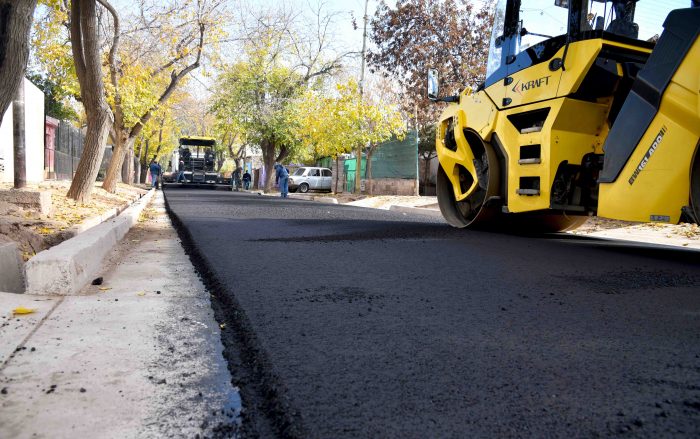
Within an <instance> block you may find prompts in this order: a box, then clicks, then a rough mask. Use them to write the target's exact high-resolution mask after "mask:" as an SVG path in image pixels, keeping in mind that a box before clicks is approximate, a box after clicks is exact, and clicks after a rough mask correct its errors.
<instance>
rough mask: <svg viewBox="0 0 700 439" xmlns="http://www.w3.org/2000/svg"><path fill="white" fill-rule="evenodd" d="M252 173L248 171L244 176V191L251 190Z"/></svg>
mask: <svg viewBox="0 0 700 439" xmlns="http://www.w3.org/2000/svg"><path fill="white" fill-rule="evenodd" d="M250 180H251V177H250V173H249V172H248V171H247V170H246V171H245V173H244V174H243V189H245V190H248V189H250Z"/></svg>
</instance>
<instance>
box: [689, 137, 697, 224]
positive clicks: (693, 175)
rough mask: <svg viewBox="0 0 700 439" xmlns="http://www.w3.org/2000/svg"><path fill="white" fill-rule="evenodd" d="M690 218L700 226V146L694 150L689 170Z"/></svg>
mask: <svg viewBox="0 0 700 439" xmlns="http://www.w3.org/2000/svg"><path fill="white" fill-rule="evenodd" d="M690 210H691V211H690V215H688V216H692V217H693V218H690V219H691V220H692V221H694V222H695V224H700V145H699V146H697V147H696V148H695V158H694V159H693V165H692V167H691V168H690Z"/></svg>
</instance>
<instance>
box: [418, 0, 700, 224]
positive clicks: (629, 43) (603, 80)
mask: <svg viewBox="0 0 700 439" xmlns="http://www.w3.org/2000/svg"><path fill="white" fill-rule="evenodd" d="M688 6H691V0H666V1H654V0H639V1H635V0H607V1H606V0H499V1H498V2H497V4H496V5H495V18H494V25H493V35H492V37H491V42H490V50H489V57H488V65H487V75H486V80H485V81H484V83H483V84H481V85H479V86H478V87H476V88H475V89H472V88H470V87H467V88H465V89H464V90H462V91H461V92H460V93H459V94H458V95H455V96H444V97H440V95H439V94H438V87H437V84H438V78H437V73H436V72H435V71H430V72H429V73H428V96H429V97H430V98H431V99H432V100H435V101H444V102H448V103H449V104H448V106H447V107H446V109H445V110H444V111H443V113H442V115H441V117H440V120H439V122H438V125H437V129H436V133H437V134H436V148H437V153H438V159H439V169H438V175H437V195H438V201H439V205H440V210H441V211H442V214H443V216H444V217H445V218H446V220H447V221H448V222H449V223H450V224H451V225H453V226H455V227H487V228H497V229H500V230H521V229H522V230H525V231H528V230H529V231H561V230H567V229H571V228H575V227H576V226H578V225H580V224H581V223H583V222H584V220H585V218H586V217H587V216H589V215H598V216H602V217H607V218H614V219H621V220H628V221H643V222H650V221H651V222H664V223H674V224H675V223H678V222H680V221H687V222H695V223H698V221H699V220H700V153H698V140H699V139H700V98H699V96H700V42H698V34H699V32H700V8H697V7H688Z"/></svg>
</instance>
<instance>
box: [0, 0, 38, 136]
mask: <svg viewBox="0 0 700 439" xmlns="http://www.w3.org/2000/svg"><path fill="white" fill-rule="evenodd" d="M36 2H37V0H0V123H2V117H3V115H4V114H5V111H6V110H7V107H9V106H10V103H11V102H12V100H13V99H14V97H15V92H16V91H17V88H18V87H19V85H20V83H21V81H22V78H24V72H25V71H26V69H27V58H28V57H29V31H30V30H31V27H32V18H33V16H34V8H36Z"/></svg>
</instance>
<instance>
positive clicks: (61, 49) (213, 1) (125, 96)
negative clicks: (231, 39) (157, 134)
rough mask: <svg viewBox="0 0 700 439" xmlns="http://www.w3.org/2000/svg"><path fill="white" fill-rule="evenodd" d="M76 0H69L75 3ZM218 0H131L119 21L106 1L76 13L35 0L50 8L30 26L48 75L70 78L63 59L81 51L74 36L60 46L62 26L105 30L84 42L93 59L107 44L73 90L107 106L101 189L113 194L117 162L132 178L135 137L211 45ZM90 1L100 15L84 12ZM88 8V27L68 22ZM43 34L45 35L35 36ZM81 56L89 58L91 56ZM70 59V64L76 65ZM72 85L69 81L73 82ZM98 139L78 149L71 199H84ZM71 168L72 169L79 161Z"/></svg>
mask: <svg viewBox="0 0 700 439" xmlns="http://www.w3.org/2000/svg"><path fill="white" fill-rule="evenodd" d="M82 1H83V0H79V1H78V0H76V1H75V2H73V3H75V6H81V5H82ZM224 3H225V1H224V0H184V1H175V0H171V1H166V2H160V1H155V0H143V1H140V2H138V11H136V13H135V14H133V15H130V16H127V17H126V18H125V19H123V17H120V15H119V13H118V12H117V11H116V10H115V9H114V7H112V5H111V4H110V3H109V2H108V1H107V0H89V1H88V2H87V3H85V5H84V6H82V8H78V9H77V11H79V13H76V14H75V15H74V14H70V15H68V4H69V2H68V1H67V0H42V4H43V7H45V8H48V10H49V11H51V12H52V14H50V16H49V18H48V19H47V20H43V22H42V24H43V25H45V26H44V27H38V28H37V29H38V30H37V31H36V35H38V36H39V39H35V41H37V43H38V44H39V47H37V49H36V52H35V53H36V54H37V57H36V58H37V60H38V61H39V63H40V64H41V66H42V67H43V68H44V69H45V70H46V71H48V73H49V75H50V76H51V77H52V78H61V77H63V76H67V77H68V78H70V77H74V76H73V74H74V73H73V71H72V69H71V68H70V65H69V63H67V62H66V59H68V57H69V54H70V50H71V48H73V49H76V50H77V51H76V50H74V52H75V53H78V54H82V55H83V56H85V55H88V54H87V52H86V51H85V46H84V45H83V41H81V40H78V39H76V38H74V37H71V38H70V42H71V44H70V45H67V44H65V42H66V40H67V38H66V36H65V28H66V26H67V25H70V27H71V28H76V29H77V30H78V31H79V35H82V36H89V37H90V38H88V40H84V41H97V38H98V36H97V33H96V30H97V27H98V26H99V27H101V28H102V29H108V31H109V34H108V40H109V41H107V42H105V41H99V44H92V43H90V45H91V46H90V47H95V50H97V51H98V52H96V56H97V57H98V58H102V57H104V56H105V54H103V53H101V52H99V47H104V46H107V47H109V53H108V54H106V62H104V63H102V62H100V63H99V69H97V70H95V69H90V71H89V72H88V73H89V74H90V76H91V78H92V79H90V81H88V82H85V83H83V82H84V81H83V82H81V83H80V88H79V90H78V89H77V88H76V97H77V99H78V100H80V101H81V102H83V103H84V104H85V103H86V101H85V99H86V98H87V97H89V96H93V95H95V94H100V95H102V96H103V99H105V100H106V102H107V104H108V107H107V109H111V115H110V116H111V118H112V119H113V120H112V121H111V122H109V123H108V127H107V130H108V132H109V134H110V135H111V137H112V140H113V142H114V153H113V155H112V161H111V162H110V164H109V168H108V170H107V174H106V176H105V181H104V183H103V188H104V189H106V190H108V191H110V192H114V190H115V189H116V183H117V182H118V181H119V180H121V179H122V175H121V174H122V173H121V171H122V166H123V165H124V164H125V165H126V166H125V168H126V169H125V172H124V174H125V176H126V177H127V178H126V181H127V182H131V181H132V178H133V177H132V175H133V162H134V161H133V153H134V149H133V147H134V143H135V142H136V139H137V138H139V137H140V134H141V132H142V130H143V129H144V127H145V126H146V125H147V123H148V122H149V120H151V118H153V117H154V115H155V114H156V113H157V111H158V109H159V108H162V107H163V106H164V105H165V104H166V102H168V101H169V100H170V99H171V98H172V96H173V94H174V93H175V91H176V90H177V89H178V87H180V86H181V85H182V84H183V83H184V82H185V81H186V78H187V77H188V75H189V74H190V73H191V72H192V71H194V70H195V69H197V68H199V67H200V65H201V64H202V63H203V62H204V60H205V59H206V58H207V57H211V56H213V54H214V53H215V52H216V50H215V49H216V44H217V42H218V41H219V40H220V39H221V38H222V37H223V35H224V30H223V28H224V25H225V24H226V21H227V14H226V13H225V5H224ZM98 4H99V7H101V8H102V9H103V10H104V11H106V12H107V13H106V14H104V13H102V14H97V13H95V12H91V11H96V10H97V9H98V6H97V5H98ZM71 7H72V6H71ZM73 9H75V8H73ZM88 12H89V13H90V15H91V16H92V15H94V16H95V21H94V23H95V24H94V25H90V26H87V27H86V26H84V25H82V23H81V24H76V23H74V22H75V20H74V19H73V17H78V19H79V17H80V16H81V15H80V14H85V13H88ZM69 18H70V19H69ZM47 24H48V26H46V25H47ZM74 24H75V26H74ZM47 36H50V37H51V38H42V37H47ZM42 45H43V46H44V47H42ZM76 45H77V47H76ZM44 48H46V49H48V50H44ZM89 56H90V59H92V57H93V55H92V54H89ZM86 59H87V58H86ZM73 64H74V65H76V66H78V64H77V63H73ZM91 65H92V64H91ZM98 75H99V76H101V78H102V77H104V78H106V81H105V82H106V83H107V84H106V86H104V87H98V88H95V84H98V82H99V83H100V84H101V83H102V79H101V78H100V80H99V81H97V79H96V78H94V76H98ZM70 83H71V79H67V80H66V81H65V83H64V84H62V86H63V87H62V88H63V89H64V90H68V89H70ZM74 83H76V84H77V81H75V82H74ZM96 92H97V93H96ZM86 113H87V116H88V132H91V130H90V117H91V116H90V115H91V114H92V113H94V111H89V110H86ZM95 142H97V143H96V144H94V143H95ZM105 142H106V137H104V136H101V135H100V136H89V138H88V139H87V143H86V145H85V148H86V151H88V152H89V153H88V154H84V156H83V157H85V159H86V160H88V161H90V166H89V168H90V172H87V173H79V174H78V175H76V177H75V178H74V180H73V185H72V187H71V190H70V191H69V196H70V197H71V198H75V199H76V200H81V201H85V200H87V199H89V197H90V192H91V190H92V185H93V182H94V180H95V177H96V175H97V172H96V168H95V163H99V161H97V160H95V158H96V157H97V156H99V157H101V155H102V153H103V151H104V146H105ZM93 144H94V145H93ZM127 156H128V159H127V160H126V161H125V160H124V159H125V157H127ZM83 157H81V162H82V161H83ZM78 166H79V169H80V167H81V165H80V164H79V165H78ZM98 166H99V165H98Z"/></svg>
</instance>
